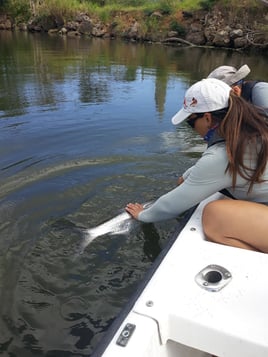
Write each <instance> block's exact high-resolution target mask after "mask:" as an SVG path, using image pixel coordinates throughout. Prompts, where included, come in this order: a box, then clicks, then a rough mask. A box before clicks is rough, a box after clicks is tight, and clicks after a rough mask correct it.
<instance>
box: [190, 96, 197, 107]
mask: <svg viewBox="0 0 268 357" xmlns="http://www.w3.org/2000/svg"><path fill="white" fill-rule="evenodd" d="M196 104H197V99H195V97H193V98H192V101H191V104H190V107H195V106H196Z"/></svg>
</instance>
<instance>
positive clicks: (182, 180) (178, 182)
mask: <svg viewBox="0 0 268 357" xmlns="http://www.w3.org/2000/svg"><path fill="white" fill-rule="evenodd" d="M183 182H184V179H183V177H182V176H180V177H179V178H178V181H177V185H178V186H179V185H181V184H182V183H183Z"/></svg>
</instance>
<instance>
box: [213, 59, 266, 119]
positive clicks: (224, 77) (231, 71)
mask: <svg viewBox="0 0 268 357" xmlns="http://www.w3.org/2000/svg"><path fill="white" fill-rule="evenodd" d="M249 73H250V68H249V67H248V65H246V64H244V65H243V66H242V67H240V68H239V69H236V68H235V67H232V66H220V67H217V68H216V69H214V71H212V72H211V73H210V74H209V75H208V78H217V79H220V80H221V81H223V82H224V83H226V84H228V85H229V86H231V87H232V89H233V91H234V93H235V94H236V95H238V96H239V97H240V96H241V97H243V98H244V99H245V100H247V101H249V102H250V103H252V104H254V105H256V106H257V107H259V108H263V110H264V111H265V113H266V115H268V103H267V98H268V83H267V82H264V81H260V80H259V81H252V80H245V77H247V75H248V74H249Z"/></svg>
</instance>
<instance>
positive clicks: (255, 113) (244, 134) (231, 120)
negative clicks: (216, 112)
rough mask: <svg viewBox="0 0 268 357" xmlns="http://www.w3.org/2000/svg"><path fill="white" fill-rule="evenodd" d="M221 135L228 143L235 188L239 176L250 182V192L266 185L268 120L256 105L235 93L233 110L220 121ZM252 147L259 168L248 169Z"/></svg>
mask: <svg viewBox="0 0 268 357" xmlns="http://www.w3.org/2000/svg"><path fill="white" fill-rule="evenodd" d="M218 133H219V135H220V136H221V137H223V138H224V139H225V141H226V150H227V155H228V159H229V163H228V166H227V168H226V171H229V173H230V174H231V176H232V185H233V187H235V184H236V178H237V175H238V174H239V175H240V176H242V177H243V178H245V179H246V180H248V181H249V182H250V185H249V190H248V192H250V191H251V190H252V187H253V184H254V183H260V182H263V180H262V174H263V172H264V170H265V167H266V165H267V161H268V122H267V118H266V117H265V115H264V114H263V115H262V113H261V112H260V110H258V109H257V108H256V107H255V106H254V105H253V104H251V103H249V102H247V101H245V100H244V99H243V98H241V97H238V96H236V95H234V94H232V93H231V94H230V100H229V109H228V112H227V114H226V115H225V116H224V118H223V119H222V120H221V121H220V125H219V128H218ZM248 145H250V147H251V150H253V149H254V148H255V149H254V150H255V152H256V166H255V168H250V167H247V166H246V165H245V163H244V160H243V159H244V154H245V151H246V148H247V147H248Z"/></svg>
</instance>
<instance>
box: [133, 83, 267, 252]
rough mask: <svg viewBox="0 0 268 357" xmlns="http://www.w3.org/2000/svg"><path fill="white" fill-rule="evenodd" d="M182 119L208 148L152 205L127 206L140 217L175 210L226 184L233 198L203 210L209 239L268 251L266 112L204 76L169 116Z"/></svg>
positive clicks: (154, 217) (166, 216)
mask: <svg viewBox="0 0 268 357" xmlns="http://www.w3.org/2000/svg"><path fill="white" fill-rule="evenodd" d="M184 120H186V121H187V123H188V124H189V125H190V126H191V127H192V128H193V129H194V130H195V131H196V132H197V133H198V134H200V135H201V136H202V137H204V138H205V140H207V141H208V148H207V149H206V151H205V152H204V153H203V155H202V157H201V158H200V159H199V160H198V161H197V162H196V164H195V165H194V166H193V167H191V168H190V169H188V170H187V171H186V172H185V173H184V174H183V180H182V183H181V184H180V185H179V186H178V187H176V188H175V189H174V190H172V191H170V192H168V193H167V194H165V195H163V196H161V197H160V198H159V199H158V200H157V201H156V202H155V203H154V204H153V205H152V206H151V207H149V208H147V209H144V208H143V206H142V205H140V204H139V203H129V204H128V205H127V206H126V211H127V212H129V213H130V214H131V215H132V216H133V217H134V218H136V219H138V220H140V221H143V222H156V221H160V220H165V219H169V218H173V217H176V216H178V215H179V214H180V213H182V212H184V211H186V210H187V209H189V208H190V207H192V206H194V205H196V204H197V203H199V202H200V201H202V200H203V199H205V198H207V197H208V196H210V195H211V194H213V193H215V192H218V191H220V190H222V189H227V190H228V191H229V193H230V194H231V195H232V196H233V197H234V198H235V199H228V200H218V201H214V202H211V203H209V204H208V205H207V206H206V207H205V209H204V212H203V228H204V232H205V235H206V237H207V239H208V240H210V241H213V242H217V243H222V244H225V245H230V246H234V247H239V248H244V249H249V250H256V251H261V252H265V253H268V206H267V205H268V181H267V180H268V166H267V159H268V124H267V122H266V119H265V117H264V116H263V115H262V114H261V113H259V112H258V111H257V109H256V108H255V107H254V106H253V105H252V104H250V103H248V102H246V101H245V100H244V99H243V98H241V97H238V96H236V95H235V94H234V93H233V92H232V90H231V87H229V86H228V85H227V84H225V83H224V82H222V81H220V80H218V79H215V78H207V79H203V80H202V81H200V82H197V83H195V84H194V85H193V86H191V87H190V88H189V89H188V90H187V91H186V94H185V98H184V105H183V108H182V109H181V110H180V111H179V112H178V113H177V114H176V115H175V116H174V117H173V118H172V122H173V124H175V125H178V124H180V123H181V122H183V121H184Z"/></svg>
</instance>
